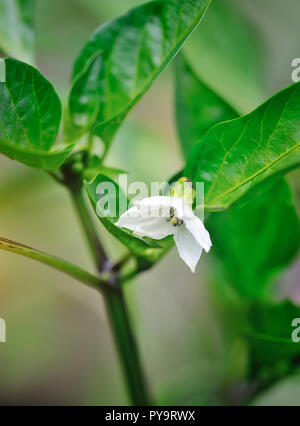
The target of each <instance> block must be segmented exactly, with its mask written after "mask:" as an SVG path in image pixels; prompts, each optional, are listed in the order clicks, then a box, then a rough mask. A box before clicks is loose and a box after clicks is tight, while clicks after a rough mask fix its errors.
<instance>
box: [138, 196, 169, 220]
mask: <svg viewBox="0 0 300 426" xmlns="http://www.w3.org/2000/svg"><path fill="white" fill-rule="evenodd" d="M172 201H173V199H172V197H165V196H157V197H147V198H144V199H143V200H140V201H136V202H135V205H136V206H137V207H138V208H139V209H140V210H141V212H142V214H143V215H144V216H147V217H149V216H150V217H164V218H168V217H169V216H170V208H171V207H172Z"/></svg>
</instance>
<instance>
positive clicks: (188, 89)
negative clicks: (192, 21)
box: [175, 55, 238, 157]
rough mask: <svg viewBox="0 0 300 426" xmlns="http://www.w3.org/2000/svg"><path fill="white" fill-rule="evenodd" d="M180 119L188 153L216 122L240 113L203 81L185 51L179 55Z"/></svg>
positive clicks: (177, 116) (177, 77) (177, 114)
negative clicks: (185, 57)
mask: <svg viewBox="0 0 300 426" xmlns="http://www.w3.org/2000/svg"><path fill="white" fill-rule="evenodd" d="M175 70H176V123H177V128H178V133H179V140H180V142H181V146H182V150H183V153H184V154H185V156H186V157H187V156H188V153H189V151H190V150H191V148H192V146H194V145H195V143H196V142H198V141H199V139H200V138H201V137H202V136H203V135H204V133H206V132H207V130H209V129H210V128H211V127H212V126H214V125H215V124H217V123H220V122H222V121H226V120H231V119H232V118H236V117H238V113H237V112H236V111H235V110H234V109H233V108H232V107H231V106H230V105H229V104H228V103H227V102H225V101H224V100H223V99H222V98H221V97H220V96H219V95H217V94H216V93H215V92H213V91H212V90H211V89H210V88H209V87H207V86H206V85H205V84H204V83H203V82H202V81H200V80H199V79H198V78H197V77H196V75H195V74H194V72H193V71H192V69H191V68H190V66H189V65H188V63H187V62H186V61H185V60H184V58H183V56H182V55H179V56H178V57H177V59H176V68H175Z"/></svg>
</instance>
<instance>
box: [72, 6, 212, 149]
mask: <svg viewBox="0 0 300 426" xmlns="http://www.w3.org/2000/svg"><path fill="white" fill-rule="evenodd" d="M209 3H210V0H187V1H184V2H182V1H181V0H157V1H153V2H150V3H147V4H145V5H142V6H140V7H137V8H135V9H133V10H131V11H129V12H128V13H127V14H126V15H123V16H121V17H120V18H118V19H116V20H114V21H112V22H110V23H108V24H106V25H104V26H102V27H100V28H99V29H98V30H97V31H96V32H95V33H94V34H93V36H92V37H91V39H90V40H89V41H88V43H87V44H86V45H85V47H84V48H83V50H82V52H81V53H80V55H79V57H78V58H77V60H76V63H75V66H74V72H73V86H72V89H71V94H70V98H69V116H68V117H67V120H66V123H67V124H66V126H67V127H66V132H67V134H68V137H69V138H70V140H72V139H73V140H74V139H76V138H78V137H80V136H81V135H83V134H85V133H92V134H94V135H96V136H98V137H100V138H102V139H103V141H104V142H105V143H106V144H109V143H110V142H111V140H112V138H113V136H114V134H115V132H116V131H117V129H118V128H119V127H120V125H121V124H122V122H123V120H124V118H125V117H126V115H127V114H128V112H129V111H130V110H131V108H133V106H134V105H135V104H136V103H137V102H138V100H139V99H140V98H141V97H142V96H143V95H144V94H145V92H146V91H147V90H148V89H149V87H150V86H151V84H152V83H153V81H154V80H155V79H156V78H157V76H158V75H159V74H160V73H161V72H162V70H163V69H164V68H165V67H166V65H167V64H168V63H169V62H170V61H171V60H172V58H173V57H174V56H175V55H176V53H177V52H178V51H179V49H180V48H181V46H182V44H183V43H184V41H185V40H186V39H187V37H188V36H189V35H190V34H191V32H192V31H193V30H194V28H195V27H196V25H197V24H198V23H199V22H200V20H201V18H202V17H203V15H204V13H205V11H206V9H207V7H208V5H209Z"/></svg>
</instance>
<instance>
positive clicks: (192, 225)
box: [184, 215, 212, 253]
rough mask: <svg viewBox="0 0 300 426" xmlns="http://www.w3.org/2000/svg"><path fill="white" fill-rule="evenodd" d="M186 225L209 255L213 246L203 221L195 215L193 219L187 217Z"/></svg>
mask: <svg viewBox="0 0 300 426" xmlns="http://www.w3.org/2000/svg"><path fill="white" fill-rule="evenodd" d="M184 223H185V226H186V227H187V229H188V230H189V231H190V233H191V234H192V235H193V237H194V238H195V240H196V241H197V242H198V244H199V245H200V246H201V247H202V248H204V250H205V251H206V252H207V253H208V252H209V250H210V248H211V246H212V242H211V240H210V236H209V233H208V231H207V230H206V229H205V226H204V225H203V223H202V221H201V220H200V219H199V218H198V217H197V216H195V215H193V216H192V217H186V218H185V219H184Z"/></svg>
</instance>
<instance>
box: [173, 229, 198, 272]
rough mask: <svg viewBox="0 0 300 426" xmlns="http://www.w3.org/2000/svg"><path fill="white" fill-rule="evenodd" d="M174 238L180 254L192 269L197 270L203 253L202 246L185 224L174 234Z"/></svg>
mask: <svg viewBox="0 0 300 426" xmlns="http://www.w3.org/2000/svg"><path fill="white" fill-rule="evenodd" d="M174 240H175V243H176V246H177V249H178V253H179V256H180V257H181V259H182V260H183V261H184V262H185V263H186V264H187V266H188V267H189V268H190V270H191V271H192V272H195V268H196V265H197V263H198V261H199V259H200V256H201V253H202V247H201V246H200V245H199V244H198V242H197V241H196V240H195V238H194V237H193V236H192V234H191V233H190V232H189V231H188V229H186V227H185V226H184V225H183V226H180V227H179V228H178V231H177V232H176V234H175V235H174Z"/></svg>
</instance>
